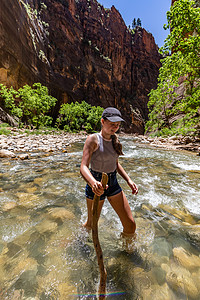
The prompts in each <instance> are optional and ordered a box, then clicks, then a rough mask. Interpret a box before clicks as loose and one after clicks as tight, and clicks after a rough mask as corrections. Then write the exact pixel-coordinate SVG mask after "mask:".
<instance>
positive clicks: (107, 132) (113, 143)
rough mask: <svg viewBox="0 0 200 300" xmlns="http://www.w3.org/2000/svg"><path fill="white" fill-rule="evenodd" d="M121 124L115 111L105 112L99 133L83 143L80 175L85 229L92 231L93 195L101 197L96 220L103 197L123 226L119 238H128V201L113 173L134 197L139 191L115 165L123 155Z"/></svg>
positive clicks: (130, 232)
mask: <svg viewBox="0 0 200 300" xmlns="http://www.w3.org/2000/svg"><path fill="white" fill-rule="evenodd" d="M121 121H124V120H123V119H122V116H121V113H120V111H119V110H118V109H116V108H114V107H108V108H106V109H105V110H104V111H103V114H102V119H101V125H102V129H101V132H100V133H95V134H91V135H90V136H88V138H87V139H86V142H85V145H84V148H83V157H82V162H81V167H80V172H81V175H82V176H83V178H84V179H85V181H86V182H87V185H86V189H85V193H86V199H87V208H88V218H87V221H86V223H85V224H84V226H85V228H87V229H91V228H92V203H93V197H94V194H96V195H97V196H100V201H99V206H98V208H99V211H98V216H100V213H101V209H102V206H103V203H104V200H105V197H107V198H108V201H109V202H110V204H111V206H112V207H113V208H114V210H115V212H116V213H117V215H118V216H119V218H120V220H121V223H122V225H123V232H122V237H128V238H131V237H134V235H135V230H136V224H135V221H134V219H133V216H132V213H131V209H130V206H129V203H128V200H127V198H126V196H125V194H124V192H123V191H122V189H121V187H120V186H119V184H118V182H117V177H116V173H118V174H119V175H121V176H122V177H123V178H124V180H125V181H126V182H127V184H128V185H129V187H130V188H131V189H132V193H133V194H137V193H138V188H137V186H136V184H135V183H134V182H133V181H132V180H131V179H130V177H129V176H128V174H127V173H126V172H125V170H124V169H123V167H122V166H121V165H120V163H119V162H118V157H119V155H123V152H122V145H121V144H120V142H119V141H118V138H117V136H116V135H115V133H116V131H117V130H118V129H119V126H120V124H121ZM89 165H90V169H89ZM102 172H104V173H107V174H108V185H107V188H106V189H105V190H104V188H103V186H102V183H101V177H102Z"/></svg>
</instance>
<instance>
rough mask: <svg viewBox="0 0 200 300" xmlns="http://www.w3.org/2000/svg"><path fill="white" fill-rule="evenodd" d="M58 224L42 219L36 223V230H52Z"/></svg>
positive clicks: (41, 231)
mask: <svg viewBox="0 0 200 300" xmlns="http://www.w3.org/2000/svg"><path fill="white" fill-rule="evenodd" d="M57 226H58V224H57V223H56V222H53V221H50V220H43V221H42V222H41V223H39V224H37V225H36V230H37V231H38V232H39V233H46V232H54V231H55V230H56V229H57Z"/></svg>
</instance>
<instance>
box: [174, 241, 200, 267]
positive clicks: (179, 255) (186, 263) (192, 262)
mask: <svg viewBox="0 0 200 300" xmlns="http://www.w3.org/2000/svg"><path fill="white" fill-rule="evenodd" d="M173 254H174V257H175V259H176V260H177V261H178V263H179V264H180V265H181V266H183V267H184V268H186V269H188V270H192V269H196V268H200V257H198V256H196V255H194V254H189V253H187V252H186V251H185V249H183V248H182V247H178V248H174V249H173Z"/></svg>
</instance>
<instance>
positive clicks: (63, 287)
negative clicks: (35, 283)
mask: <svg viewBox="0 0 200 300" xmlns="http://www.w3.org/2000/svg"><path fill="white" fill-rule="evenodd" d="M57 290H58V292H59V300H66V299H68V298H69V297H72V298H73V295H74V294H76V293H77V290H76V287H75V286H74V285H72V284H71V283H70V281H69V282H63V283H60V284H59V285H58V287H57ZM70 295H71V296H70Z"/></svg>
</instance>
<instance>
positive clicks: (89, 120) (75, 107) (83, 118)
mask: <svg viewBox="0 0 200 300" xmlns="http://www.w3.org/2000/svg"><path fill="white" fill-rule="evenodd" d="M102 112H103V108H102V107H100V106H97V107H96V106H91V105H90V104H88V103H87V102H85V101H82V102H81V103H78V102H75V103H73V102H72V103H65V104H63V105H62V106H61V108H60V111H59V118H58V119H57V126H58V127H59V128H61V129H64V130H66V131H69V132H79V131H80V130H86V131H87V132H95V131H98V130H100V128H101V122H100V119H101V115H102Z"/></svg>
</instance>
